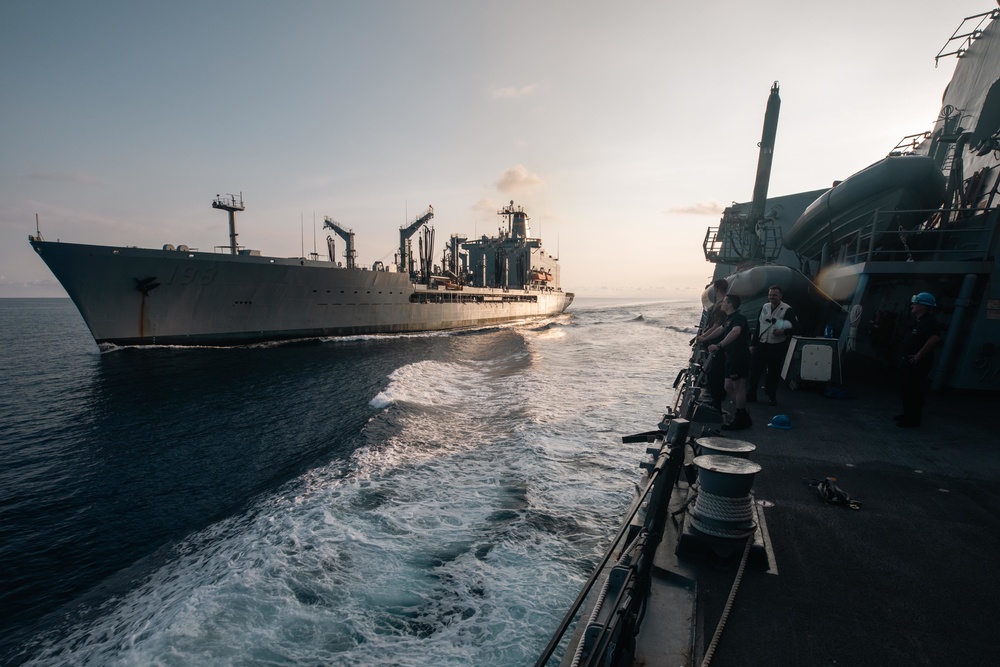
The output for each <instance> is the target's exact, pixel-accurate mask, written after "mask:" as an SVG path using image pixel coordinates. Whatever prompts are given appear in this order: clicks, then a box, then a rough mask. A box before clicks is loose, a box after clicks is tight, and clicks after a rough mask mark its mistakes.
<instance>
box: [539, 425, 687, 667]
mask: <svg viewBox="0 0 1000 667" xmlns="http://www.w3.org/2000/svg"><path fill="white" fill-rule="evenodd" d="M689 427H690V423H689V422H688V421H687V420H684V419H676V420H674V424H672V428H671V429H670V430H669V431H668V433H667V435H666V443H665V444H664V445H663V446H661V448H660V454H659V455H658V457H657V460H656V464H655V465H654V466H653V470H652V472H651V473H650V476H649V482H648V483H647V484H646V488H645V489H644V490H643V491H642V493H641V494H640V495H639V496H638V497H637V498H636V499H635V501H634V502H633V505H632V507H631V509H630V511H629V512H628V515H627V516H626V517H625V518H624V520H623V521H622V526H621V528H620V529H619V530H618V534H617V535H616V536H615V539H614V540H613V541H612V543H611V545H610V546H609V547H608V550H607V551H606V552H605V554H604V556H603V557H602V558H601V561H600V563H598V565H597V567H595V568H594V572H593V573H592V574H591V575H590V578H589V579H588V580H587V583H586V584H584V586H583V589H582V590H581V591H580V593H579V595H577V597H576V600H575V601H574V602H573V605H572V606H571V607H570V609H569V611H568V612H567V613H566V615H565V616H564V617H563V620H562V622H561V623H560V624H559V627H558V629H557V630H556V632H555V634H554V635H553V636H552V638H551V639H550V640H549V643H548V645H547V646H546V647H545V650H544V651H543V652H542V655H541V656H540V657H539V658H538V661H537V662H536V663H535V667H544V665H546V664H547V663H548V661H549V660H550V659H551V657H552V654H553V653H554V652H555V650H556V648H558V646H559V644H560V643H561V642H562V639H563V636H564V635H565V633H566V630H567V629H568V628H569V626H570V624H571V623H572V622H573V619H574V618H576V615H577V613H578V612H579V611H580V608H581V607H582V606H583V602H584V601H585V600H586V599H587V597H588V596H589V595H590V593H591V592H592V591H593V588H594V584H595V583H596V582H597V580H598V579H599V578H600V575H601V573H602V572H603V571H604V568H605V567H606V566H607V564H608V561H610V560H611V556H612V554H613V553H614V551H615V548H616V547H617V545H618V544H619V543H620V542H621V540H622V538H623V537H624V536H625V534H626V532H627V531H629V529H630V528H631V527H632V526H631V524H632V519H633V518H634V517H635V516H636V514H637V513H638V511H639V509H640V508H641V507H642V505H643V502H644V501H645V500H646V497H647V496H649V495H650V493H651V492H653V491H654V489H655V493H653V495H652V497H651V499H650V501H649V505H648V507H647V514H646V518H645V520H644V522H643V527H642V529H640V530H639V531H638V532H637V534H636V535H635V536H634V538H633V539H632V541H631V542H630V543H629V544H628V545H627V546H626V547H625V548H623V549H622V550H621V553H622V554H623V555H622V559H624V556H625V554H626V551H628V552H633V551H636V550H638V551H639V552H640V555H639V557H638V558H636V559H635V562H634V564H633V565H634V567H630V568H629V577H628V578H627V579H626V580H625V581H624V582H622V585H621V588H620V590H619V593H618V595H617V596H616V599H615V602H614V605H613V606H612V607H611V608H612V609H615V610H618V611H629V610H633V609H637V608H638V607H641V606H643V605H644V604H645V598H646V593H647V590H646V589H647V584H648V581H649V572H650V570H651V567H652V560H653V553H654V552H655V549H656V546H657V544H658V543H659V541H660V536H661V532H662V526H663V523H664V521H665V520H666V512H667V509H668V507H667V506H668V504H669V491H666V489H671V488H673V486H674V485H675V484H676V483H677V481H678V479H679V477H680V472H681V468H682V466H683V462H684V448H685V444H686V441H687V434H688V428H689ZM623 440H624V438H623ZM658 440H659V438H658ZM664 495H666V496H667V499H666V500H664V498H663V496H664ZM626 593H629V594H628V595H626ZM623 601H627V602H628V605H627V609H622V607H625V605H624V604H622V602H623ZM595 611H596V610H595ZM624 617H625V614H621V613H612V614H611V615H610V616H609V617H608V620H607V621H605V622H604V624H603V625H602V626H600V634H599V636H598V638H597V644H596V646H595V647H593V648H592V650H591V652H590V654H589V660H588V663H587V664H596V663H595V659H596V658H597V657H598V656H603V655H604V652H605V651H607V650H608V648H609V641H610V639H611V636H612V635H615V634H618V633H624V632H625V631H628V632H630V633H631V632H633V630H634V628H632V627H631V626H632V625H634V618H635V614H633V615H632V616H631V617H630V618H629V619H628V623H627V624H626V623H625V619H624ZM582 641H583V638H581V642H582ZM598 662H600V663H602V664H603V662H604V661H603V660H598Z"/></svg>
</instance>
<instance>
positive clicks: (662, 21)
mask: <svg viewBox="0 0 1000 667" xmlns="http://www.w3.org/2000/svg"><path fill="white" fill-rule="evenodd" d="M996 6H997V5H996V4H995V3H994V2H991V1H990V0H933V1H932V0H878V1H877V2H873V1H872V0H842V1H841V2H838V3H809V2H802V1H801V0H755V1H752V2H747V1H746V0H739V1H729V0H703V1H702V2H670V1H668V0H660V1H656V2H647V1H623V2H595V1H591V0H577V1H575V2H569V1H555V2H541V1H539V0H534V1H529V2H522V1H520V0H507V1H505V2H475V1H461V0H420V1H406V2H404V1H389V0H369V1H361V0H358V1H355V2H341V1H339V0H325V1H322V2H320V1H311V0H294V1H288V2H277V1H275V2H261V1H258V0H199V1H198V2H190V1H188V0H171V2H153V1H144V0H130V1H127V2H126V1H117V0H96V1H95V2H86V3H85V2H78V1H60V0H6V1H5V2H3V3H2V4H0V58H2V62H4V67H3V68H0V297H33V296H39V297H41V296H65V292H64V291H63V290H62V288H61V287H60V286H59V285H58V283H57V282H56V281H55V279H54V278H53V276H52V275H51V273H50V272H49V271H48V268H47V267H46V266H45V265H44V263H43V262H42V261H41V259H40V258H38V257H37V256H35V253H34V252H32V250H31V248H30V246H29V245H28V243H27V240H28V239H27V236H28V234H34V232H35V217H36V215H37V216H38V220H39V224H40V227H41V231H42V234H43V236H44V237H45V238H46V239H47V240H54V239H59V240H62V241H66V242H76V243H94V244H101V245H130V246H142V247H160V246H162V245H163V244H165V243H173V244H174V245H179V244H181V243H183V244H186V245H188V246H191V247H193V248H199V249H201V250H211V249H212V248H213V247H214V246H219V245H226V244H228V219H227V217H226V214H225V213H224V212H222V211H217V210H214V209H212V208H211V203H212V200H213V199H214V198H215V196H216V195H217V194H223V195H225V194H228V193H234V194H238V193H242V195H243V199H244V202H245V204H246V211H245V212H243V213H241V214H239V215H238V217H237V225H238V231H239V234H240V236H239V242H240V243H241V244H244V245H246V246H248V247H251V248H255V249H259V250H260V251H261V252H262V254H265V255H272V256H278V257H285V256H288V257H292V256H294V257H298V256H301V255H302V254H303V252H305V253H309V252H312V251H313V249H314V247H316V248H317V249H318V250H319V252H320V253H321V254H323V253H325V251H324V248H325V241H324V239H325V237H326V233H325V232H323V231H322V222H323V219H324V217H326V216H329V217H331V218H333V219H335V220H337V221H338V222H340V223H341V224H342V225H343V226H344V227H346V228H349V229H351V230H353V231H354V232H355V234H356V241H357V253H358V262H359V263H361V264H367V265H371V263H372V262H374V261H376V260H381V261H383V262H386V263H389V262H391V261H392V259H393V252H394V251H395V249H396V247H397V245H398V229H399V227H400V226H401V225H404V224H406V223H407V222H409V221H412V220H413V219H414V218H415V217H416V216H417V215H419V214H420V213H421V212H422V211H424V210H426V208H427V206H428V205H432V206H433V207H434V212H435V218H434V220H433V223H432V224H433V226H434V227H435V228H436V230H437V239H438V249H436V250H435V256H437V257H440V246H441V245H442V240H443V239H446V238H447V237H448V236H449V235H451V234H453V233H460V234H463V235H466V236H470V237H471V236H480V235H482V234H483V233H491V234H492V233H493V232H495V231H496V229H497V228H498V226H499V224H500V218H499V217H498V216H497V214H496V211H497V209H498V208H499V207H501V206H502V205H504V204H506V203H507V202H509V201H511V200H513V201H514V202H515V203H516V204H518V205H521V206H523V207H524V209H525V210H526V211H527V212H528V215H529V216H530V218H531V221H530V225H531V231H532V235H533V236H541V237H542V239H543V245H544V247H545V249H546V250H548V251H549V252H551V253H553V254H556V255H557V256H558V257H559V258H560V265H561V267H562V284H563V288H564V289H566V290H568V291H573V292H575V293H576V294H578V295H580V296H589V297H616V296H620V297H627V298H635V297H649V298H674V297H688V296H693V295H695V294H698V293H700V292H701V289H702V287H703V286H704V285H705V284H706V283H707V282H709V278H710V276H711V275H712V272H713V269H714V266H713V265H711V264H708V263H707V262H706V261H705V259H704V255H703V251H702V242H703V240H704V238H705V233H706V230H707V228H708V227H710V226H715V225H717V224H718V222H719V218H720V216H721V212H722V209H723V208H724V207H725V206H727V205H729V204H730V203H732V202H734V201H735V202H745V201H749V200H750V198H751V195H752V192H753V185H754V177H755V173H756V165H757V157H758V146H757V144H758V142H759V141H760V138H761V130H762V124H763V118H764V109H765V105H766V103H767V97H768V93H769V91H770V88H771V85H772V84H773V83H774V82H775V81H778V82H779V85H780V90H781V100H782V103H781V112H780V117H779V121H778V131H777V139H776V145H775V154H774V160H773V165H772V171H771V181H770V188H769V193H770V194H771V195H774V196H777V195H784V194H791V193H794V192H800V191H805V190H814V189H819V188H823V187H827V186H829V185H830V184H831V183H832V182H833V181H834V180H837V179H843V178H845V177H846V176H849V175H850V174H852V173H855V172H857V171H859V170H860V169H863V168H864V167H866V166H868V165H869V164H871V163H873V162H876V161H877V160H879V159H881V158H882V157H884V156H885V155H886V154H887V153H888V152H889V151H890V150H891V149H892V148H893V147H894V146H895V145H896V143H897V142H898V141H899V140H900V139H901V138H902V137H904V136H906V135H911V134H916V133H918V132H923V131H926V130H929V129H931V127H932V126H933V124H934V121H935V119H936V117H937V114H938V111H939V108H940V104H941V95H942V93H943V92H944V88H945V86H946V85H947V82H948V81H949V79H950V78H951V74H952V72H953V70H954V66H955V58H954V56H952V57H950V58H944V59H942V60H941V61H940V63H938V64H937V66H936V67H935V56H936V55H937V54H938V53H939V51H941V49H942V47H943V46H944V45H945V43H946V41H947V40H948V38H949V37H951V36H952V34H953V33H954V32H955V30H956V29H957V28H958V27H959V25H960V23H961V22H962V19H963V18H965V17H966V16H971V15H974V14H980V13H983V12H988V11H990V10H991V9H993V8H995V7H996ZM314 221H315V223H314ZM314 229H315V230H316V231H315V233H314ZM314 239H315V246H314ZM341 249H342V244H340V243H339V239H338V252H339V251H340V250H341Z"/></svg>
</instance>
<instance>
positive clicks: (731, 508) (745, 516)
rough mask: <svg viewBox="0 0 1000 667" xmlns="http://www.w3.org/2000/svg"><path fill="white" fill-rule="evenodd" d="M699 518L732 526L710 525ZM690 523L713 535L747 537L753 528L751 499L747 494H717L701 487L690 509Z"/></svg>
mask: <svg viewBox="0 0 1000 667" xmlns="http://www.w3.org/2000/svg"><path fill="white" fill-rule="evenodd" d="M700 519H713V520H715V521H719V522H722V523H727V524H732V526H731V527H730V528H724V527H721V526H711V525H707V524H706V523H705V522H704V521H701V520H700ZM741 524H742V525H741ZM691 525H693V526H694V527H695V528H697V529H698V530H700V531H701V532H703V533H706V534H708V535H714V536H715V537H728V538H741V537H748V536H749V535H752V534H753V532H754V530H755V526H754V524H753V499H752V498H751V497H750V496H749V495H747V496H743V497H742V498H729V497H726V496H718V495H715V494H714V493H708V492H707V491H705V490H704V489H701V490H699V491H698V496H697V498H695V501H694V508H693V509H692V510H691Z"/></svg>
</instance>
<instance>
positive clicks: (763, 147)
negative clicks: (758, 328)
mask: <svg viewBox="0 0 1000 667" xmlns="http://www.w3.org/2000/svg"><path fill="white" fill-rule="evenodd" d="M780 109H781V97H780V96H779V95H778V82H777V81H775V82H774V85H773V86H771V94H770V95H769V96H768V98H767V110H766V111H765V112H764V131H763V133H762V135H761V138H760V144H759V145H760V155H759V156H758V158H757V180H756V181H754V184H753V201H752V202H751V203H750V214H749V215H748V216H747V226H748V228H749V229H750V230H753V229H754V228H755V227H756V226H757V223H758V222H760V221H761V220H762V219H763V218H764V206H765V205H766V203H767V186H768V183H769V182H770V180H771V160H772V159H773V158H774V138H775V136H776V135H777V133H778V111H779V110H780ZM758 254H759V245H756V246H755V247H754V253H753V256H754V257H756V256H757V255H758Z"/></svg>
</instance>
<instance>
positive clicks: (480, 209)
mask: <svg viewBox="0 0 1000 667" xmlns="http://www.w3.org/2000/svg"><path fill="white" fill-rule="evenodd" d="M499 208H500V204H499V203H498V202H496V201H495V200H493V199H490V198H488V197H484V198H483V199H480V200H479V201H477V202H476V203H475V204H473V205H472V210H473V211H476V212H477V213H495V212H496V211H497V210H498V209H499Z"/></svg>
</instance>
